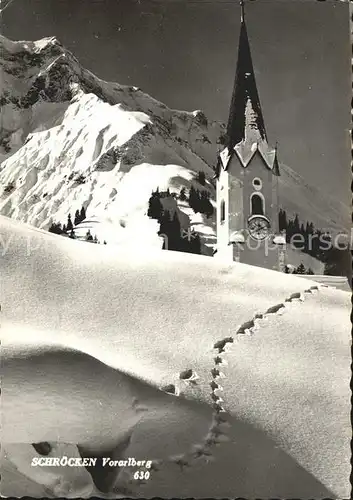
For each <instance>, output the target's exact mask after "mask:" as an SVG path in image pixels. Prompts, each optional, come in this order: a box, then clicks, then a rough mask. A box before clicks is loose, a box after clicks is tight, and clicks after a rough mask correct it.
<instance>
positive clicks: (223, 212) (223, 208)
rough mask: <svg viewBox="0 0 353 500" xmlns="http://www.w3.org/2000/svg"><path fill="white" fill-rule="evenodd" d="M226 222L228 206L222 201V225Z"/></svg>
mask: <svg viewBox="0 0 353 500" xmlns="http://www.w3.org/2000/svg"><path fill="white" fill-rule="evenodd" d="M225 220H226V204H225V202H224V200H222V201H221V223H222V224H223V222H224V221H225Z"/></svg>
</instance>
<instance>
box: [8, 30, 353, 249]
mask: <svg viewBox="0 0 353 500" xmlns="http://www.w3.org/2000/svg"><path fill="white" fill-rule="evenodd" d="M0 65H1V82H2V85H1V89H0V104H1V110H0V117H1V118H0V119H1V136H0V160H1V165H0V213H1V214H3V215H6V216H9V217H12V218H15V219H17V220H20V221H23V222H28V223H30V224H32V225H33V226H36V227H40V228H44V229H48V228H49V226H50V225H51V224H52V223H61V224H64V223H66V222H67V218H68V215H69V214H71V217H72V218H73V217H74V214H75V212H76V210H80V209H81V208H82V207H84V209H85V212H86V214H87V220H86V222H85V225H84V226H83V229H78V233H79V232H80V231H81V233H82V231H84V232H86V231H87V230H88V229H89V230H90V231H91V233H93V234H94V235H95V236H97V238H98V240H99V241H100V242H102V241H104V240H105V241H106V242H107V243H119V244H128V245H132V246H134V245H136V244H141V243H143V245H144V246H157V247H161V244H162V242H161V238H159V237H158V235H157V233H158V230H159V224H158V222H157V221H156V220H154V219H151V218H149V217H148V215H147V212H148V203H149V199H150V196H151V193H152V191H153V190H156V189H157V188H158V189H159V190H160V191H161V192H163V191H166V190H167V189H168V188H169V190H170V191H169V192H170V193H171V196H170V198H173V200H174V202H173V203H174V205H173V207H172V216H174V214H175V213H176V217H177V218H178V220H179V223H180V225H181V227H182V228H183V229H185V230H188V228H192V229H194V230H195V231H197V232H198V233H199V234H200V235H201V240H202V247H203V248H202V253H208V251H207V247H209V248H210V247H212V246H213V245H214V243H215V217H214V214H213V215H212V214H206V213H203V212H202V211H201V212H198V211H196V212H197V213H195V210H194V208H192V207H190V206H189V204H188V203H187V201H185V199H183V197H182V196H181V192H182V190H183V188H184V193H185V192H186V194H187V195H189V191H190V188H191V187H193V188H194V189H197V190H199V192H201V193H202V192H203V193H204V194H205V196H206V198H207V197H208V198H209V199H210V202H211V204H214V199H215V189H214V182H213V181H212V178H213V175H214V166H215V162H216V155H217V150H218V148H219V147H220V144H221V143H222V141H223V138H224V133H225V127H224V125H222V124H219V123H216V122H213V121H211V120H209V119H208V118H207V117H206V116H205V115H204V113H203V112H201V111H194V112H186V111H176V110H171V109H169V108H167V107H166V106H165V105H164V104H162V103H160V102H158V101H157V100H155V99H153V98H152V97H150V96H148V95H147V94H145V93H143V91H142V90H140V89H138V88H136V87H131V86H122V85H119V84H117V83H107V82H104V81H102V80H100V79H99V78H97V77H96V76H95V75H93V74H92V73H90V72H89V71H87V70H85V69H84V68H83V67H82V66H81V65H80V64H79V62H78V61H77V59H76V58H75V57H74V55H73V54H71V53H70V52H69V51H67V50H66V49H65V48H64V47H63V46H62V45H61V44H60V42H59V41H58V40H56V39H55V38H46V39H43V40H39V41H37V42H12V41H10V40H8V39H6V38H4V37H1V38H0ZM199 172H203V173H204V174H205V182H204V183H203V184H200V183H199V182H198V175H199ZM281 172H282V175H281V177H280V178H279V182H280V187H279V193H280V204H281V206H282V207H283V208H285V209H286V211H287V213H288V214H294V213H298V214H299V217H300V219H301V220H302V221H303V222H304V223H305V221H306V220H309V221H312V222H314V224H315V226H316V227H317V228H319V229H329V230H331V231H332V232H333V233H335V232H337V231H343V230H347V228H348V227H349V208H348V207H346V206H345V205H344V204H342V203H341V202H340V201H337V200H334V199H329V198H328V197H327V196H326V195H323V194H322V193H320V192H319V191H318V190H317V189H316V188H314V187H312V186H309V185H307V184H306V182H305V180H304V179H303V178H302V177H300V176H299V175H298V174H297V173H296V172H295V165H292V169H291V168H289V167H287V166H285V165H281ZM184 198H185V197H184ZM173 200H172V201H173ZM205 245H206V246H205Z"/></svg>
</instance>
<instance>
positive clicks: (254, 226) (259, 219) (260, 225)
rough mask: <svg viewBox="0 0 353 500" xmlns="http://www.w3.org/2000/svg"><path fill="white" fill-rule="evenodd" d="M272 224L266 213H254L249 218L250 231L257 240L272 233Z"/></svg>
mask: <svg viewBox="0 0 353 500" xmlns="http://www.w3.org/2000/svg"><path fill="white" fill-rule="evenodd" d="M270 228H271V224H270V221H269V220H268V219H267V217H265V216H264V215H253V216H252V217H250V218H249V219H248V231H249V234H250V236H252V237H253V238H254V239H255V240H264V239H265V238H267V237H268V236H269V234H270Z"/></svg>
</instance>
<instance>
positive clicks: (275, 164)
mask: <svg viewBox="0 0 353 500" xmlns="http://www.w3.org/2000/svg"><path fill="white" fill-rule="evenodd" d="M272 172H273V174H274V175H277V176H280V175H281V174H280V171H279V161H278V142H276V146H275V158H274V160H273V167H272Z"/></svg>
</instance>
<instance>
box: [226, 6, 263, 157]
mask: <svg viewBox="0 0 353 500" xmlns="http://www.w3.org/2000/svg"><path fill="white" fill-rule="evenodd" d="M227 137H228V144H227V145H228V147H229V148H230V149H231V148H233V147H234V146H235V145H236V144H238V143H239V142H241V141H244V142H251V143H252V142H258V141H266V142H267V135H266V129H265V122H264V119H263V115H262V110H261V104H260V98H259V93H258V91H257V86H256V80H255V72H254V67H253V63H252V58H251V51H250V44H249V38H248V33H247V28H246V23H245V16H244V10H243V5H242V17H241V25H240V36H239V47H238V61H237V69H236V76H235V83H234V89H233V95H232V101H231V105H230V110H229V119H228V126H227Z"/></svg>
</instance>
